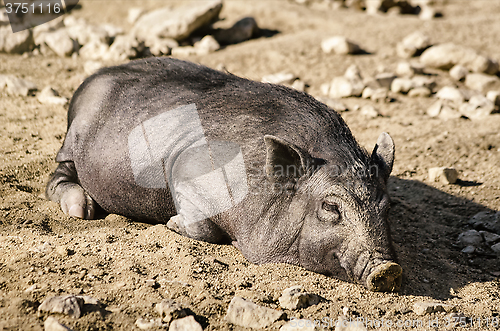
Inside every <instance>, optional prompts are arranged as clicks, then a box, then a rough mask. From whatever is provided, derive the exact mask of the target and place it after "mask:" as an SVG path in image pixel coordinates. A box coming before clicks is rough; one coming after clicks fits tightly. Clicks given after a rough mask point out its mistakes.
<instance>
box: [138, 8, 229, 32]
mask: <svg viewBox="0 0 500 331" xmlns="http://www.w3.org/2000/svg"><path fill="white" fill-rule="evenodd" d="M221 9H222V1H221V0H215V1H212V0H211V1H200V2H196V3H194V5H193V4H190V5H183V6H180V7H177V8H174V9H172V8H170V7H166V8H161V9H157V10H154V11H152V12H149V13H147V14H144V15H143V16H141V17H140V18H139V19H138V20H137V22H136V23H135V25H134V28H133V29H132V32H133V33H134V34H135V36H136V37H137V38H138V39H139V40H147V39H148V37H151V36H155V37H159V38H172V39H175V40H177V41H180V40H183V39H186V38H187V37H189V36H190V35H191V33H192V32H193V31H195V30H197V29H198V28H200V27H202V26H204V25H207V24H209V23H211V22H213V21H215V20H216V19H217V18H218V17H219V13H220V11H221Z"/></svg>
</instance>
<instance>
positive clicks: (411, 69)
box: [396, 62, 424, 77]
mask: <svg viewBox="0 0 500 331" xmlns="http://www.w3.org/2000/svg"><path fill="white" fill-rule="evenodd" d="M423 73H424V67H423V66H422V65H416V64H414V63H410V62H399V63H398V65H397V67H396V75H398V76H399V77H413V76H414V75H421V74H423Z"/></svg>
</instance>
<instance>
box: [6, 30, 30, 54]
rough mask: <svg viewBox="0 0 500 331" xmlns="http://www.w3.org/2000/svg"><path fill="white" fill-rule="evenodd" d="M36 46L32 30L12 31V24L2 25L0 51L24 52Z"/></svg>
mask: <svg viewBox="0 0 500 331" xmlns="http://www.w3.org/2000/svg"><path fill="white" fill-rule="evenodd" d="M34 46H35V43H34V40H33V34H32V33H31V31H30V30H23V31H19V32H16V33H12V29H11V28H10V26H0V52H3V53H11V54H22V53H24V52H29V51H31V50H32V49H33V47H34Z"/></svg>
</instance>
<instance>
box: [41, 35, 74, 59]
mask: <svg viewBox="0 0 500 331" xmlns="http://www.w3.org/2000/svg"><path fill="white" fill-rule="evenodd" d="M35 42H36V43H37V44H38V45H39V44H41V43H42V42H44V43H45V44H46V45H47V46H49V47H50V49H51V50H52V51H54V53H56V54H57V55H59V56H61V57H65V56H71V54H73V52H75V51H77V50H78V48H79V46H78V44H77V43H76V42H75V41H74V40H73V39H71V38H70V36H69V34H68V32H67V31H66V29H59V30H56V31H53V32H44V33H41V34H40V35H39V36H38V37H37V38H36V40H35Z"/></svg>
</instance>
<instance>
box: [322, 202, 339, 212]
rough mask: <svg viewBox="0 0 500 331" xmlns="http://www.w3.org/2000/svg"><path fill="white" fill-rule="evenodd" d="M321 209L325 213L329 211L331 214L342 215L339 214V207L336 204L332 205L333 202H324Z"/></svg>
mask: <svg viewBox="0 0 500 331" xmlns="http://www.w3.org/2000/svg"><path fill="white" fill-rule="evenodd" d="M321 208H322V209H323V210H324V211H327V212H329V213H336V214H340V212H339V206H338V205H337V204H336V203H331V202H326V201H323V204H322V205H321Z"/></svg>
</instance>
